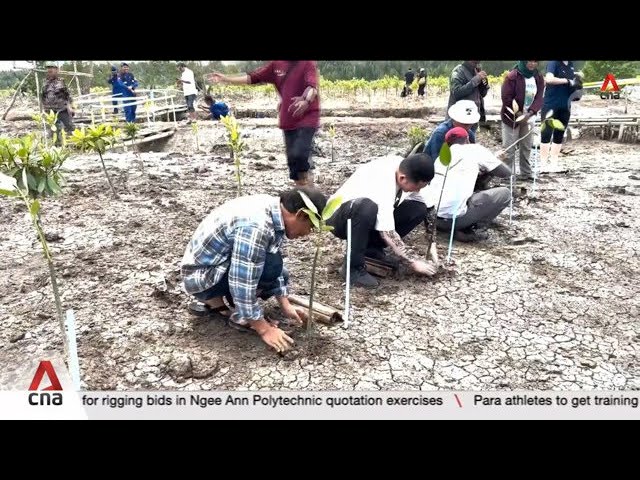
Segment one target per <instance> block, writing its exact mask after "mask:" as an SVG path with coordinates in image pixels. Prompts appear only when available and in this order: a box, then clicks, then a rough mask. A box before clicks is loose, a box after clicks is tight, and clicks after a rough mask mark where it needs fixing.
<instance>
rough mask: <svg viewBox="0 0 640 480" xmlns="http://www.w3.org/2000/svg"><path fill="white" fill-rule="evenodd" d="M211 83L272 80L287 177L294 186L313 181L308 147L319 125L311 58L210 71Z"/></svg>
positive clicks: (316, 73) (318, 100)
mask: <svg viewBox="0 0 640 480" xmlns="http://www.w3.org/2000/svg"><path fill="white" fill-rule="evenodd" d="M208 79H209V80H211V81H213V82H214V83H217V82H223V83H231V84H234V85H257V84H260V83H271V84H273V85H275V87H276V90H277V91H278V93H279V94H280V112H279V120H278V125H279V127H280V129H282V131H283V132H284V142H285V147H286V150H287V164H288V166H289V178H290V179H291V180H293V181H294V182H295V184H296V185H297V186H304V185H311V184H313V174H312V173H311V170H312V169H313V165H312V163H311V150H312V145H313V136H314V135H315V133H316V130H317V129H318V128H319V127H320V99H319V96H318V67H317V65H316V62H315V61H313V60H274V61H271V62H269V63H267V64H266V65H263V66H262V67H260V68H258V69H256V70H254V71H253V72H249V73H247V74H245V75H239V76H235V77H228V76H226V75H223V74H221V73H212V74H210V75H209V76H208Z"/></svg>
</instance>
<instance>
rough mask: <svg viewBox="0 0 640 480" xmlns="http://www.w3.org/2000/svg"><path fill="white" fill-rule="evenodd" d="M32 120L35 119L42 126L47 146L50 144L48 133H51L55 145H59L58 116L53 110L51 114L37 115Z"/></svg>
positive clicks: (50, 111)
mask: <svg viewBox="0 0 640 480" xmlns="http://www.w3.org/2000/svg"><path fill="white" fill-rule="evenodd" d="M31 118H33V120H35V121H36V122H37V123H40V124H42V128H43V131H44V136H43V138H44V144H45V146H48V144H49V135H48V134H47V132H51V135H52V140H53V144H54V145H56V144H57V143H58V127H57V126H56V122H57V121H58V114H57V113H56V112H54V111H53V110H49V113H36V114H35V115H33V116H32V117H31ZM63 132H64V131H63Z"/></svg>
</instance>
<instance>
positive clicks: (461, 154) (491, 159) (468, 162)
mask: <svg viewBox="0 0 640 480" xmlns="http://www.w3.org/2000/svg"><path fill="white" fill-rule="evenodd" d="M500 165H502V162H501V161H500V160H498V159H497V158H496V157H495V155H494V154H493V153H491V151H490V150H489V149H488V148H486V147H483V146H482V145H478V144H477V143H469V144H466V145H452V146H451V164H450V165H449V172H448V173H447V182H446V183H445V185H444V191H443V192H442V200H441V201H440V209H439V210H438V216H439V217H441V218H453V215H454V213H455V212H456V211H457V213H456V217H460V216H462V215H464V214H465V213H466V212H467V200H469V197H471V195H473V188H474V186H475V184H476V180H477V178H478V173H479V172H480V170H482V171H485V172H490V171H492V170H494V169H496V168H497V167H498V166H500ZM446 170H447V168H446V167H445V166H444V165H443V164H442V163H441V162H440V158H438V160H436V162H435V175H434V177H433V180H431V183H430V184H429V185H427V186H426V187H424V188H423V189H422V190H420V195H421V196H422V197H423V198H424V201H425V203H426V204H427V206H428V207H434V206H436V205H437V204H438V199H439V198H440V190H441V189H442V183H443V180H444V174H445V171H446ZM413 200H417V198H413ZM456 209H457V210H456Z"/></svg>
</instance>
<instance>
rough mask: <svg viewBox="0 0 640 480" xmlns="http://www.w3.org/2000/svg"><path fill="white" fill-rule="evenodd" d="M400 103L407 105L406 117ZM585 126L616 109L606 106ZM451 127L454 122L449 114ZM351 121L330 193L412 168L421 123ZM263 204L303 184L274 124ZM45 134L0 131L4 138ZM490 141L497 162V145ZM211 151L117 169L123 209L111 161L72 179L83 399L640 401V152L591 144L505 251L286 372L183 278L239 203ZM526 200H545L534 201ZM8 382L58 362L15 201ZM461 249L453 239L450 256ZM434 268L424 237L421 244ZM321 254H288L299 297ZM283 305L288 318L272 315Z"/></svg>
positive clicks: (392, 284) (217, 153)
mask: <svg viewBox="0 0 640 480" xmlns="http://www.w3.org/2000/svg"><path fill="white" fill-rule="evenodd" d="M398 101H399V99H398ZM581 108H592V109H594V110H598V109H601V108H602V106H601V105H600V104H599V103H598V102H597V101H596V102H593V105H591V106H589V105H584V106H583V105H581ZM441 114H442V112H440V115H441ZM331 121H335V123H336V129H337V132H338V135H337V138H336V162H335V163H332V162H331V158H330V142H329V137H328V135H327V131H326V128H323V130H322V131H321V132H320V133H319V135H318V137H317V145H318V147H319V150H320V152H318V153H319V154H321V155H316V157H315V162H316V165H317V170H316V172H317V173H316V175H317V178H318V186H319V187H320V188H321V189H322V190H324V191H325V192H326V193H328V194H330V193H332V192H333V191H335V190H336V189H337V187H338V186H339V185H340V184H341V183H342V182H343V181H344V180H345V179H346V178H347V177H348V176H349V175H350V173H351V172H353V170H354V169H355V168H356V166H357V165H358V164H360V163H364V162H366V161H367V160H368V159H370V158H372V157H376V156H379V155H384V154H387V153H400V154H402V153H404V152H405V150H406V149H407V147H408V141H407V139H406V131H407V130H408V128H409V127H410V126H412V125H416V124H419V125H422V126H425V127H428V128H431V126H429V124H428V123H427V122H426V121H425V120H421V119H410V118H407V119H400V118H375V119H372V118H364V117H341V118H323V124H324V125H325V126H328V125H329V123H330V122H331ZM240 123H241V127H242V128H243V132H244V135H245V136H246V143H247V145H248V147H249V150H248V152H246V153H245V155H244V158H243V181H244V188H245V192H247V193H269V194H277V192H279V191H280V190H282V189H284V188H285V187H286V186H287V185H288V179H287V168H286V162H285V157H284V152H283V150H284V149H283V145H282V143H283V142H282V138H281V132H280V131H279V130H278V128H277V127H276V124H275V119H271V118H260V119H242V120H241V121H240ZM32 126H33V124H32V123H31V122H27V121H25V122H18V121H17V122H2V123H1V125H0V128H1V129H2V133H3V134H7V133H17V132H20V131H22V132H24V131H26V130H27V129H29V128H32ZM479 142H480V143H483V144H485V145H487V146H490V147H496V146H497V133H495V134H492V133H490V132H487V131H482V132H481V133H480V137H479ZM200 143H201V151H200V152H196V151H195V140H194V137H193V134H192V132H191V129H190V127H189V126H181V127H180V128H179V130H178V132H177V134H176V135H175V136H174V137H173V138H172V139H171V140H170V141H169V143H168V144H167V145H166V146H165V147H164V149H163V151H162V152H147V153H143V154H142V159H143V161H144V171H142V170H141V169H140V166H139V164H138V162H136V161H135V160H134V157H133V155H132V153H130V152H129V153H111V152H109V153H107V155H106V163H107V165H108V168H109V170H110V172H111V173H112V178H113V180H114V183H115V186H116V189H117V190H118V191H119V192H120V193H121V197H122V198H121V200H120V201H116V200H114V199H113V198H112V197H111V194H110V192H109V189H108V185H107V183H106V180H105V178H104V174H103V173H102V171H101V169H100V166H99V162H98V161H97V158H95V157H92V156H90V155H75V156H74V157H73V158H72V159H71V160H69V161H68V163H67V164H66V171H67V175H66V178H67V182H68V187H67V189H66V191H65V194H64V195H63V196H61V197H59V198H56V199H51V200H47V201H46V202H45V203H44V206H43V211H44V214H43V224H44V225H45V230H46V231H47V233H48V235H49V237H50V238H51V239H52V241H51V246H52V248H53V252H54V255H55V263H56V268H57V271H58V274H59V277H60V278H59V281H60V288H61V292H62V295H63V304H64V308H65V309H67V308H72V309H73V310H74V312H75V316H76V319H77V323H78V325H77V327H78V349H79V356H80V367H81V374H82V380H83V388H86V389H91V390H101V389H105V390H107V389H114V390H128V389H179V390H201V389H204V390H208V389H241V390H246V389H249V390H253V389H304V390H343V389H345V390H352V389H355V390H389V389H394V390H417V389H424V390H433V389H478V390H496V389H505V390H506V389H544V390H546V389H554V390H577V389H638V388H640V362H639V358H638V357H639V355H640V346H639V345H640V343H639V341H640V322H639V321H638V318H639V317H640V315H639V313H640V286H639V284H638V279H639V278H640V276H639V273H640V266H639V261H638V257H639V255H640V242H638V240H637V234H638V232H639V231H640V220H639V218H640V197H639V196H638V195H640V154H639V148H638V145H625V144H618V143H616V142H603V141H599V140H594V139H578V140H576V141H572V142H571V143H569V144H568V145H566V150H567V151H568V152H570V153H569V154H568V155H564V156H563V157H562V158H561V164H562V166H564V167H566V170H567V172H566V173H559V174H544V175H542V176H541V177H540V181H539V183H538V194H537V195H536V196H534V197H532V196H531V195H530V193H531V192H530V190H529V191H526V192H525V191H519V193H520V194H521V195H520V197H519V198H518V201H517V202H516V206H515V216H514V223H513V224H512V225H511V226H509V224H508V212H504V213H503V214H502V215H500V216H499V217H498V219H497V224H496V225H495V227H494V228H493V229H492V230H491V231H490V232H491V233H490V239H489V240H487V241H484V242H481V243H478V244H473V245H470V244H460V243H456V244H455V245H454V246H455V248H454V253H453V257H454V261H455V265H454V266H452V267H446V268H443V269H442V271H441V272H440V274H439V275H438V276H437V277H436V278H434V279H427V280H425V279H423V278H420V277H415V276H413V275H400V276H399V277H398V278H393V279H387V280H384V281H383V282H382V285H381V286H380V287H379V288H378V289H377V290H375V291H373V292H370V291H366V292H365V291H362V290H360V289H354V290H352V302H353V320H352V325H351V326H350V328H348V329H345V328H342V327H341V326H336V327H331V328H329V327H325V326H322V325H320V326H318V327H317V329H316V331H315V332H314V334H313V335H312V336H310V337H307V336H305V335H304V334H302V333H296V334H294V338H295V339H296V340H297V344H296V347H295V349H294V350H293V351H292V352H290V353H289V354H287V355H286V356H284V357H280V356H278V355H276V354H274V353H272V352H271V351H268V350H267V348H266V346H264V344H263V343H262V342H261V340H260V339H259V338H258V337H257V336H254V335H251V334H243V333H241V332H237V331H235V330H232V329H229V328H228V327H225V326H224V325H223V324H222V323H218V322H217V321H208V320H203V319H199V318H196V317H193V316H191V315H190V314H189V313H188V312H187V310H186V308H185V306H186V304H187V302H188V298H187V296H186V295H185V294H184V293H182V292H181V290H180V285H179V278H178V273H179V262H180V260H181V258H182V255H183V253H184V249H185V247H186V244H187V243H188V241H189V239H190V237H191V235H192V233H193V231H194V230H195V228H196V227H197V225H198V223H199V222H200V221H201V220H202V218H203V217H204V216H205V215H206V214H207V213H208V212H209V211H210V210H211V209H212V208H213V207H215V206H216V205H218V204H220V203H221V202H223V201H225V200H226V199H229V198H232V197H234V196H235V189H236V186H235V183H234V178H233V165H232V164H231V163H230V161H229V159H228V150H227V148H226V146H225V145H224V132H223V127H222V125H220V124H214V123H211V122H201V127H200ZM528 188H529V189H530V187H528ZM0 228H1V229H2V231H3V235H2V240H1V243H0V258H1V259H2V260H1V262H0V298H2V302H1V305H0V327H1V328H0V365H3V366H9V368H10V367H11V365H16V364H19V363H20V362H21V361H22V359H23V358H24V357H25V355H27V354H28V355H29V356H37V355H39V354H42V353H43V352H45V351H48V350H51V349H57V350H59V351H62V343H61V339H60V334H59V330H58V324H57V322H56V320H55V317H54V312H55V308H54V303H53V296H52V293H51V286H50V284H49V277H48V272H47V268H46V264H45V262H44V259H43V258H42V255H41V253H40V247H39V245H38V243H37V242H36V239H35V236H34V234H33V233H32V231H31V227H30V224H29V223H28V222H27V221H26V220H25V218H24V211H23V209H22V208H21V207H20V206H18V204H17V203H16V202H13V201H9V200H7V199H0ZM447 240H448V239H447V238H445V237H444V236H442V237H439V240H438V247H439V253H440V256H441V257H443V256H444V255H445V254H446V246H447ZM407 243H408V244H409V245H410V246H411V247H412V248H413V249H414V250H415V251H417V252H424V250H425V239H424V229H423V227H419V228H418V229H416V231H414V232H413V233H412V234H411V235H410V236H409V237H408V239H407ZM344 248H345V246H344V244H343V243H341V242H340V241H339V240H337V239H335V238H333V237H332V236H328V237H326V240H325V243H324V246H323V249H322V257H321V264H322V267H321V269H320V273H319V279H318V298H319V299H320V300H321V301H322V302H324V303H327V304H332V305H334V306H336V307H341V306H342V305H343V301H344V282H342V281H341V279H340V277H339V275H338V273H337V269H338V267H339V265H340V261H341V258H342V255H343V252H344ZM312 253H313V250H312V245H311V241H310V240H299V241H294V242H290V243H288V245H287V247H286V255H287V258H286V260H285V262H286V264H287V267H288V268H289V270H290V272H291V273H292V284H293V290H294V291H295V292H296V293H301V294H305V293H307V289H308V285H309V280H310V263H311V259H312ZM274 303H275V302H274Z"/></svg>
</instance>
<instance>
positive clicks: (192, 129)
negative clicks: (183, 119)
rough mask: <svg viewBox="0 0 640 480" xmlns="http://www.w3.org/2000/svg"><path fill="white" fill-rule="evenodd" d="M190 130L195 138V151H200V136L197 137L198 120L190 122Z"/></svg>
mask: <svg viewBox="0 0 640 480" xmlns="http://www.w3.org/2000/svg"><path fill="white" fill-rule="evenodd" d="M191 131H192V132H193V135H194V137H195V138H196V152H197V151H200V138H199V137H198V122H196V121H194V122H191Z"/></svg>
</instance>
